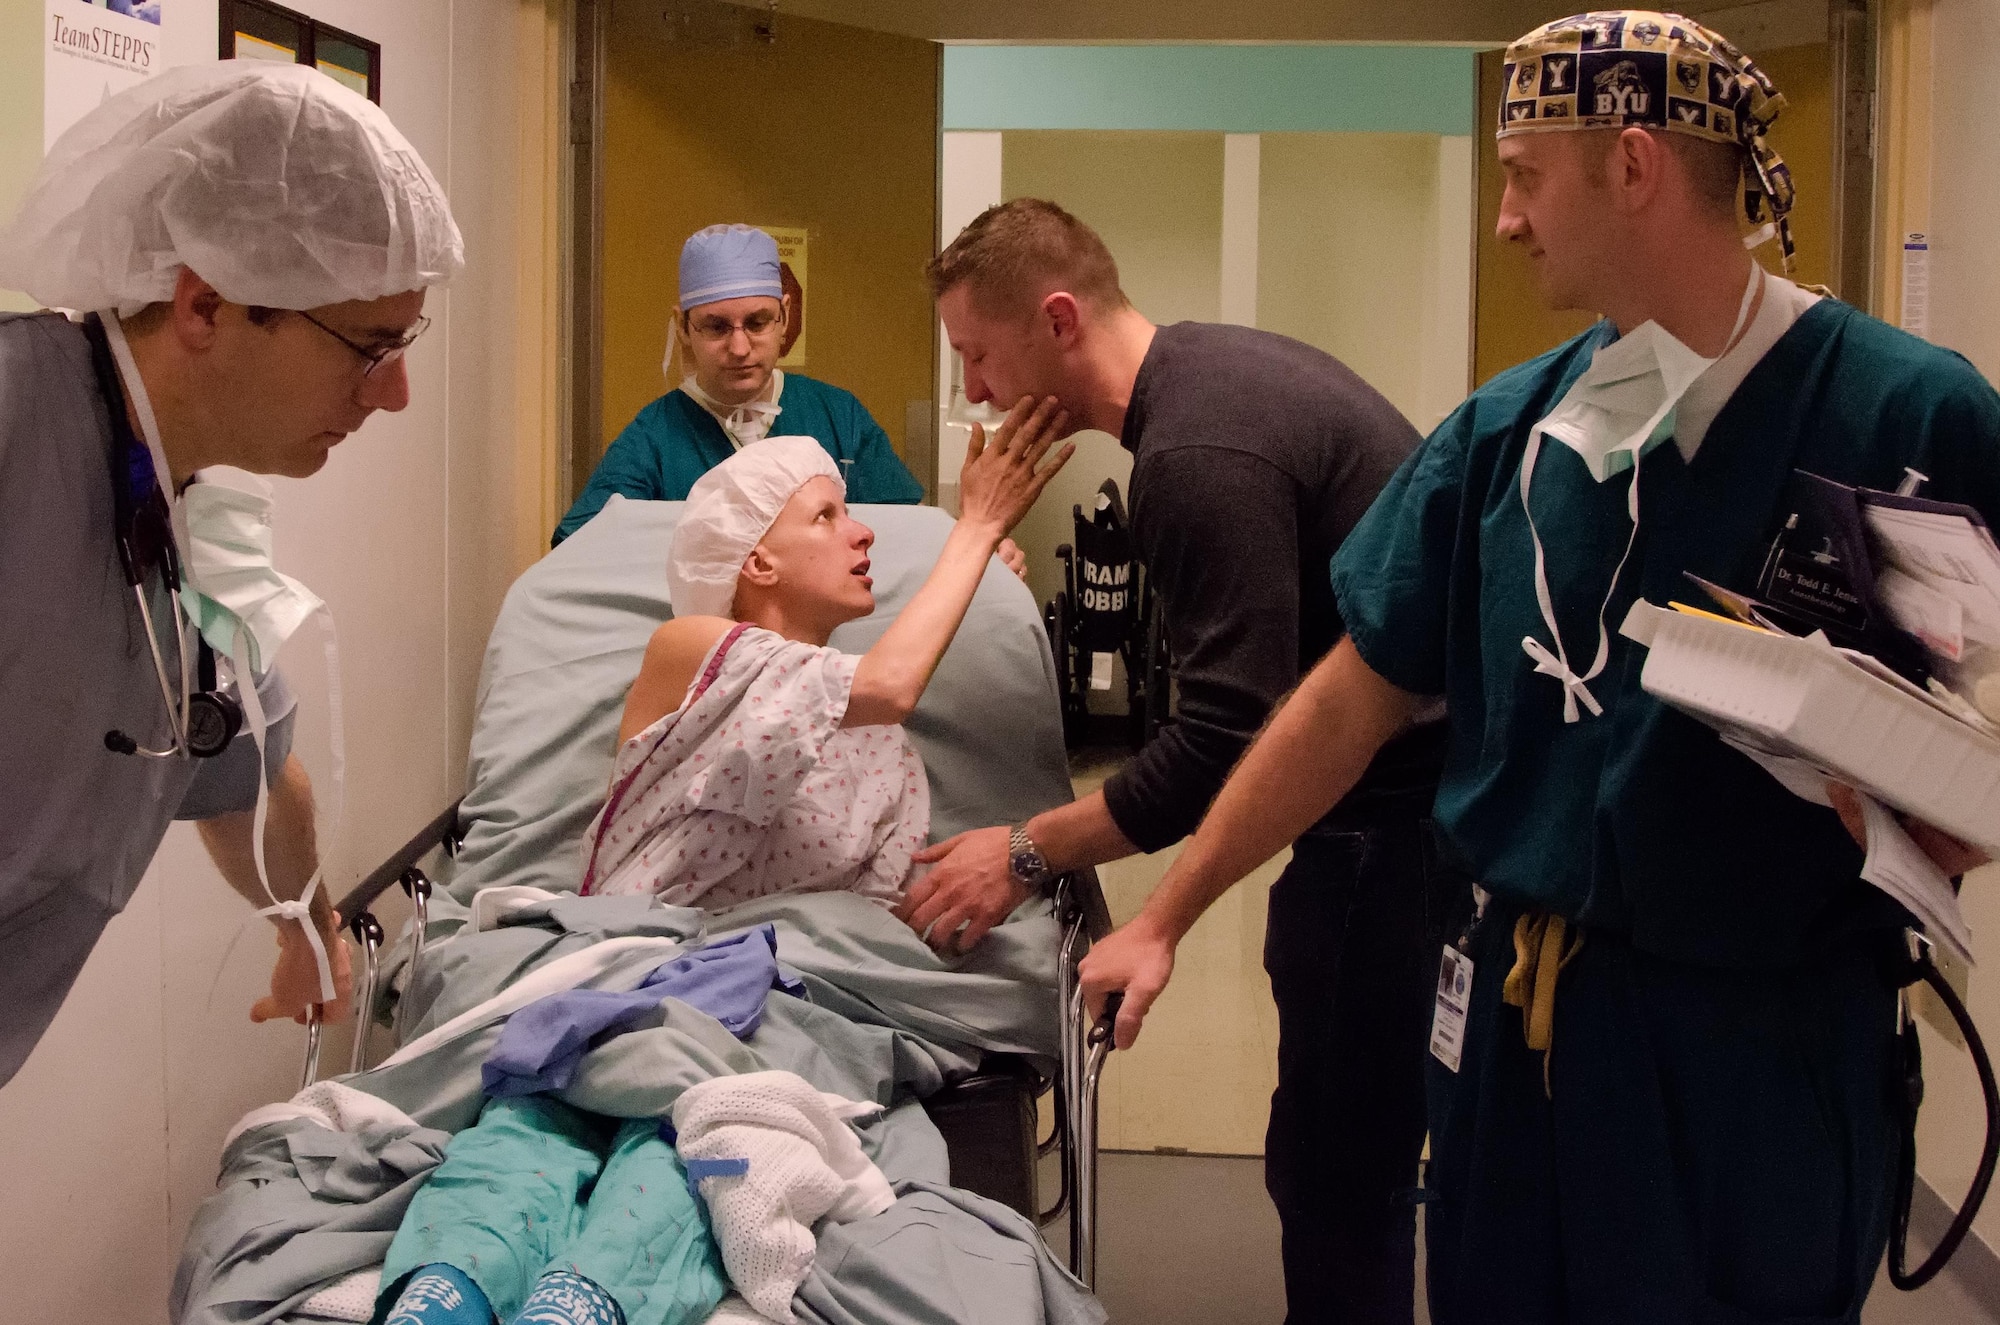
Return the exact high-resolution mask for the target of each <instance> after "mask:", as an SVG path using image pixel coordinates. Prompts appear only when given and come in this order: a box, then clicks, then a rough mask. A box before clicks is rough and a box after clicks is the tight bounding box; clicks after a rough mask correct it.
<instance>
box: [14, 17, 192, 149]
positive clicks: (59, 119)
mask: <svg viewBox="0 0 2000 1325" xmlns="http://www.w3.org/2000/svg"><path fill="white" fill-rule="evenodd" d="M166 2H167V0H96V2H95V3H93V2H92V0H44V13H43V19H44V28H43V35H44V37H45V40H46V43H47V44H46V45H44V46H43V48H42V51H43V54H42V150H43V151H47V150H48V149H49V147H50V146H52V145H53V144H54V143H55V140H56V139H58V138H60V137H62V134H63V131H64V130H65V129H67V128H69V126H70V125H72V124H75V123H76V122H77V121H78V120H80V119H82V118H83V117H84V116H85V115H88V114H89V113H90V112H91V111H92V110H94V109H96V107H97V106H98V104H99V103H101V102H102V101H104V100H105V99H106V98H107V97H112V96H115V95H117V94H118V93H120V92H123V91H124V90H125V89H126V88H128V87H131V86H132V85H133V84H134V83H138V82H140V81H142V80H144V79H146V78H148V77H151V76H152V75H153V74H156V73H158V72H159V71H160V69H161V67H162V65H161V58H162V57H161V47H160V7H161V5H162V4H164V3H166Z"/></svg>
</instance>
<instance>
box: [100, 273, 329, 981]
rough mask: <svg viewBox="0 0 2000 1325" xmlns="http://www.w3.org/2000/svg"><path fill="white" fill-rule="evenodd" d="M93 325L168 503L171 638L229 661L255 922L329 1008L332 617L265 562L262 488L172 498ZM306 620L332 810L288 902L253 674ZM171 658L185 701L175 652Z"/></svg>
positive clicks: (110, 327) (238, 479)
mask: <svg viewBox="0 0 2000 1325" xmlns="http://www.w3.org/2000/svg"><path fill="white" fill-rule="evenodd" d="M101 320H102V322H103V324H104V331H105V337H106V339H107V340H109V342H110V344H111V351H112V354H113V357H115V358H116V359H117V361H118V370H119V376H120V377H121V378H122V379H123V380H124V384H125V390H126V392H127V394H128V395H129V396H130V398H131V401H132V406H133V410H134V412H135V413H136V414H137V415H138V417H139V427H140V431H141V432H142V433H143V434H144V436H145V439H146V446H147V449H148V450H150V451H151V452H152V456H153V472H154V473H155V474H156V475H157V476H158V480H159V483H160V485H161V488H162V490H163V491H164V492H165V493H166V495H167V497H168V499H169V500H168V504H169V509H170V512H171V516H172V527H173V537H174V541H175V543H176V544H177V545H178V547H179V549H180V553H181V569H182V581H181V592H180V594H179V595H178V596H177V597H176V599H175V602H174V612H175V632H176V634H179V633H180V630H181V625H180V622H181V619H182V618H185V619H186V621H187V622H189V623H190V624H192V625H194V626H195V628H196V629H197V630H198V631H199V632H200V634H201V636H202V638H203V639H205V640H207V641H208V643H209V645H210V647H212V648H213V649H215V651H216V652H217V653H219V654H221V655H222V656H224V657H226V658H228V659H229V660H230V667H231V672H232V675H233V676H234V678H235V681H236V691H237V697H238V699H239V700H240V701H241V703H242V705H243V716H244V719H245V726H246V727H247V728H248V729H249V732H250V738H251V740H252V742H253V743H254V744H255V745H256V748H257V768H258V776H257V807H256V812H255V814H254V816H253V821H252V827H251V855H252V858H253V859H254V860H255V862H256V866H257V881H258V882H259V883H261V884H262V885H263V887H264V895H265V896H266V897H268V898H270V899H271V905H270V906H267V907H265V908H264V909H263V910H261V911H259V912H257V913H256V914H258V915H263V916H275V917H278V918H280V919H285V920H294V921H297V922H298V923H299V926H300V928H301V929H303V930H304V931H305V937H306V942H307V944H308V945H309V946H310V947H311V949H312V953H313V960H314V964H315V965H316V966H317V967H318V969H319V984H320V1001H321V1002H322V1003H331V1002H332V1001H333V999H334V994H335V989H334V983H333V967H332V963H331V962H330V960H329V959H328V957H327V952H326V946H325V944H324V943H323V942H322V941H321V939H320V935H319V929H318V927H317V926H316V925H314V924H313V923H312V917H311V910H310V907H311V903H312V899H313V894H314V893H315V892H317V891H318V889H319V888H320V887H321V886H322V880H323V879H324V878H325V875H326V861H327V859H328V857H329V856H330V855H331V853H332V848H333V845H334V835H335V834H336V833H337V832H338V830H339V824H340V816H341V808H342V804H341V803H342V799H343V795H344V791H345V783H346V757H345V748H344V743H343V740H342V732H343V721H342V713H341V702H340V651H339V644H338V641H337V638H336V636H335V633H334V628H333V617H332V614H331V613H329V612H328V611H327V609H326V604H325V603H324V602H322V601H321V600H320V598H319V597H318V596H317V595H315V594H314V593H313V592H312V591H311V590H310V589H308V588H306V587H305V586H304V585H303V584H301V583H299V582H298V581H297V580H295V579H292V578H291V577H290V576H288V575H284V574H281V573H280V572H279V571H278V569H277V567H276V566H275V565H274V564H273V563H272V544H271V506H272V502H271V485H270V484H269V483H266V482H265V481H264V480H263V479H261V478H258V477H257V476H255V475H253V474H247V473H242V472H240V471H231V472H230V473H229V475H227V476H226V477H225V476H224V475H223V474H221V473H220V472H219V471H203V473H204V474H206V475H208V478H207V480H206V481H197V482H195V483H192V484H190V485H188V488H187V489H186V491H184V492H182V493H175V492H174V491H173V478H172V472H173V471H172V470H170V469H169V468H168V467H167V456H166V448H165V447H164V446H163V445H162V443H161V441H160V425H159V420H158V418H157V416H156V415H155V414H154V412H153V405H152V398H151V397H150V396H149V395H148V394H147V391H146V383H145V380H144V379H143V378H141V377H140V375H139V367H138V363H137V361H136V360H135V359H134V358H133V357H132V347H131V345H130V344H129V343H128V342H127V341H126V339H125V330H124V328H123V327H122V326H120V325H119V322H118V317H117V314H116V312H115V311H112V310H106V311H105V312H104V313H103V314H101ZM197 478H198V479H200V478H201V476H200V475H198V476H197ZM314 616H317V617H318V618H319V620H320V622H321V625H322V628H323V630H324V633H325V644H326V648H325V655H326V668H327V700H328V707H329V709H330V713H329V719H330V721H329V741H328V744H329V746H330V755H331V764H332V777H331V782H332V794H331V796H330V797H329V800H330V802H331V807H332V808H331V811H330V813H328V814H327V815H326V816H325V821H324V822H322V823H321V824H320V825H319V826H318V830H317V832H316V834H315V836H316V838H317V841H318V846H319V850H318V864H317V867H316V868H315V869H314V871H313V876H312V878H310V879H308V880H307V881H306V885H305V887H304V888H303V889H302V890H301V891H300V893H299V896H298V898H297V899H296V900H291V901H281V900H280V899H279V898H278V895H277V893H276V892H275V891H273V889H272V888H271V878H270V873H269V871H268V869H267V868H266V865H265V862H264V824H265V820H266V818H267V817H268V814H269V809H270V785H269V781H270V780H269V777H268V776H267V770H266V768H265V753H264V743H265V736H266V733H267V731H268V728H269V723H268V722H267V720H266V716H265V713H264V706H263V704H262V703H261V702H260V700H259V698H258V695H257V683H256V673H257V671H258V670H260V669H262V668H267V667H268V666H269V665H270V662H271V660H272V659H273V658H275V657H276V656H277V652H278V649H279V648H280V646H282V645H283V644H284V642H285V640H286V639H288V638H289V637H290V636H291V635H292V634H293V633H294V632H296V631H297V630H298V628H299V627H300V626H302V625H304V624H305V622H306V620H307V619H308V618H309V617H314ZM181 654H182V672H183V686H182V688H183V692H184V693H185V690H186V679H185V673H186V671H187V665H186V655H187V649H186V648H185V646H184V647H183V648H182V649H181ZM232 946H233V944H232ZM224 961H225V962H226V961H227V955H226V954H225V957H224ZM219 974H220V973H219V972H218V976H219Z"/></svg>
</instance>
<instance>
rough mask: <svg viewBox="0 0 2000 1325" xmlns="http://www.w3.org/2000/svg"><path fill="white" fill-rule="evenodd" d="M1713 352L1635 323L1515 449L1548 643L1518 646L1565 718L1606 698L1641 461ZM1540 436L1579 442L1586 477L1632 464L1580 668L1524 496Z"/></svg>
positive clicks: (1601, 476)
mask: <svg viewBox="0 0 2000 1325" xmlns="http://www.w3.org/2000/svg"><path fill="white" fill-rule="evenodd" d="M1762 276H1763V269H1762V268H1761V267H1759V266H1757V265H1756V264H1755V263H1752V264H1751V267H1750V279H1749V282H1748V283H1747V284H1746V286H1745V287H1744V290H1743V300H1742V303H1741V304H1740V305H1739V306H1738V308H1737V311H1736V325H1735V327H1734V328H1733V329H1732V330H1731V331H1730V333H1729V340H1728V342H1727V344H1726V345H1725V348H1724V350H1723V353H1724V354H1727V353H1728V347H1729V346H1733V345H1735V343H1736V341H1737V340H1738V339H1739V338H1740V337H1741V336H1742V334H1743V330H1744V327H1745V325H1746V323H1747V322H1748V321H1749V314H1750V310H1751V307H1752V304H1753V302H1754V298H1755V295H1756V293H1757V290H1758V286H1759V284H1760V280H1761V278H1762ZM1720 357H1721V356H1717V358H1720ZM1715 362H1716V359H1710V358H1705V357H1703V356H1702V355H1699V354H1696V353H1695V352H1694V351H1693V350H1691V349H1689V348H1688V347H1687V346H1686V345H1684V344H1682V343H1681V342H1680V341H1679V340H1676V339H1675V338H1674V337H1673V336H1672V335H1671V334H1669V333H1668V332H1667V331H1666V329H1665V328H1663V327H1661V326H1660V324H1659V323H1657V322H1651V321H1648V322H1644V323H1641V324H1640V325H1639V326H1637V327H1634V328H1633V329H1632V330H1631V331H1629V332H1627V333H1626V334H1625V335H1623V336H1620V337H1619V338H1618V339H1617V340H1616V341H1613V342H1612V343H1611V344H1609V345H1606V346H1604V347H1603V348H1602V349H1599V350H1598V351H1596V353H1594V354H1593V355H1592V356H1591V360H1590V367H1588V368H1586V369H1585V370H1584V371H1583V375H1582V376H1580V377H1578V378H1577V379H1576V381H1575V382H1574V383H1572V384H1571V385H1570V389H1569V390H1568V391H1566V392H1564V393H1563V398H1562V399H1561V400H1560V401H1559V402H1557V404H1556V407H1555V408H1554V409H1553V410H1551V411H1549V413H1548V414H1547V415H1546V416H1545V417H1544V418H1542V420H1541V421H1540V422H1538V423H1536V424H1535V426H1534V427H1533V428H1532V429H1530V430H1529V432H1528V444H1527V447H1526V448H1525V449H1524V450H1523V451H1522V453H1521V509H1522V510H1523V511H1524V512H1525V513H1526V514H1527V517H1528V537H1529V539H1530V540H1531V541H1532V542H1533V544H1534V548H1535V601H1536V604H1537V605H1538V606H1539V607H1540V608H1541V613H1542V623H1543V624H1544V625H1546V626H1547V627H1548V630H1549V638H1550V641H1551V643H1552V644H1553V647H1551V646H1550V645H1549V644H1544V643H1542V642H1541V641H1540V640H1538V639H1536V638H1535V637H1534V636H1533V635H1527V636H1523V637H1522V640H1521V648H1522V651H1523V652H1525V653H1526V654H1527V655H1528V657H1529V658H1530V659H1531V660H1532V661H1533V662H1534V664H1535V670H1536V671H1537V672H1540V673H1542V674H1544V675H1547V676H1552V677H1554V678H1555V679H1556V680H1557V681H1559V682H1561V683H1562V687H1563V721H1564V722H1575V721H1577V720H1578V718H1579V717H1581V710H1582V709H1588V710H1589V711H1590V713H1591V715H1592V716H1593V717H1595V716H1599V715H1601V714H1602V713H1603V712H1604V706H1603V705H1602V704H1600V703H1598V701H1597V697H1596V696H1594V695H1592V694H1591V693H1590V685H1589V683H1590V682H1591V681H1593V680H1595V679H1596V677H1597V676H1598V674H1599V673H1601V672H1603V670H1604V666H1605V663H1606V662H1608V661H1609V660H1610V656H1611V635H1610V631H1609V629H1608V628H1607V627H1606V624H1605V613H1606V612H1608V611H1609V610H1610V607H1611V599H1612V595H1614V594H1615V593H1616V592H1617V591H1618V580H1619V577H1620V576H1621V575H1622V574H1623V573H1624V570H1625V563H1626V561H1627V560H1629V559H1630V558H1631V555H1632V548H1633V547H1634V546H1635V545H1636V544H1637V542H1638V539H1639V473H1640V461H1642V460H1643V459H1644V458H1645V456H1646V454H1647V453H1648V452H1650V451H1651V450H1652V449H1653V448H1654V447H1655V446H1658V445H1659V444H1660V443H1661V442H1663V441H1665V440H1667V439H1668V438H1669V437H1672V436H1673V434H1674V407H1675V406H1676V405H1677V404H1678V403H1679V402H1680V399H1681V397H1682V396H1684V395H1686V394H1687V391H1688V388H1689V387H1691V386H1693V385H1694V384H1695V381H1696V380H1697V379H1698V378H1700V377H1701V375H1702V374H1703V373H1705V372H1707V371H1708V369H1709V368H1710V366H1712V365H1713V364H1714V363H1715ZM1544 438H1553V439H1554V440H1555V441H1557V442H1560V443H1561V444H1562V445H1564V446H1567V447H1568V448H1569V449H1570V450H1572V451H1574V452H1576V454H1577V455H1578V456H1579V457H1580V458H1581V459H1582V460H1583V463H1584V465H1585V466H1586V467H1587V468H1588V469H1589V471H1590V476H1591V478H1592V479H1594V480H1595V481H1597V482H1599V483H1603V482H1605V481H1606V480H1608V479H1610V478H1611V477H1613V476H1614V475H1616V474H1620V473H1623V472H1624V471H1625V470H1627V469H1630V470H1631V471H1632V486H1631V488H1630V490H1629V492H1628V493H1627V495H1626V511H1627V514H1628V515H1629V516H1630V518H1631V521H1632V533H1631V535H1630V537H1628V538H1627V539H1626V541H1625V551H1624V554H1623V555H1622V556H1620V557H1619V558H1618V566H1617V568H1616V569H1615V570H1613V571H1612V572H1611V582H1610V583H1609V584H1608V585H1606V586H1605V590H1604V600H1603V602H1602V603H1600V604H1599V605H1598V609H1597V653H1596V656H1595V657H1594V658H1593V659H1592V660H1591V664H1590V666H1589V668H1588V669H1587V670H1585V671H1584V672H1582V673H1578V672H1577V671H1576V669H1575V667H1574V666H1573V665H1572V664H1571V663H1570V659H1569V651H1568V650H1567V649H1566V648H1565V647H1564V646H1563V640H1562V631H1561V630H1560V629H1558V628H1557V626H1556V612H1555V603H1554V600H1553V599H1552V598H1551V596H1550V594H1549V580H1548V568H1547V563H1548V554H1547V552H1546V551H1545V550H1544V549H1543V547H1542V538H1541V532H1540V531H1539V530H1538V529H1537V528H1536V527H1535V512H1534V508H1533V507H1532V506H1531V505H1529V502H1528V493H1529V488H1530V486H1531V484H1532V483H1533V480H1534V475H1535V461H1536V460H1537V459H1538V458H1540V456H1541V450H1542V440H1543V439H1544Z"/></svg>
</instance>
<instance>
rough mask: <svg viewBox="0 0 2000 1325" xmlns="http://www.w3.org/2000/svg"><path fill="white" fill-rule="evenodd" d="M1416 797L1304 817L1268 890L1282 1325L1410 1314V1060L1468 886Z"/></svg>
mask: <svg viewBox="0 0 2000 1325" xmlns="http://www.w3.org/2000/svg"><path fill="white" fill-rule="evenodd" d="M1429 806H1430V796H1429V794H1428V793H1427V792H1426V793H1423V794H1415V795H1411V796H1408V797H1402V798H1397V799H1395V800H1393V801H1391V802H1389V803H1387V804H1383V803H1381V802H1379V801H1378V802H1377V803H1376V804H1374V805H1371V806H1370V808H1369V809H1368V811H1367V812H1366V815H1365V818H1363V817H1361V816H1359V815H1351V814H1350V815H1345V816H1344V817H1343V818H1341V819H1339V820H1334V821H1329V822H1326V823H1322V824H1320V825H1318V826H1316V827H1315V828H1314V829H1313V830H1312V831H1310V832H1309V833H1307V834H1306V836H1304V837H1302V838H1300V839H1299V841H1298V842H1297V843H1296V844H1295V845H1294V846H1293V848H1292V863H1291V864H1290V865H1289V866H1288V867H1287V868H1286V870H1285V872H1284V874H1283V875H1282V876H1281V877H1280V878H1279V880H1278V882H1277V883H1276V884H1275V885H1274V886H1273V887H1272V889H1271V910H1270V922H1269V926H1268V928H1267V930H1266V932H1265V939H1264V969H1265V971H1266V972H1268V973H1269V975H1270V977H1271V994H1272V996H1273V998H1274V999H1275V1000H1276V1002H1277V1005H1278V1088H1277V1090H1276V1091H1275V1092H1273V1094H1272V1096H1271V1125H1270V1130H1269V1133H1268V1134H1267V1136H1266V1138H1265V1144H1264V1183H1265V1187H1266V1189H1267V1190H1268V1191H1269V1192H1270V1194H1271V1200H1272V1203H1273V1204H1275V1205H1276V1206H1277V1208H1278V1217H1279V1220H1280V1222H1281V1224H1282V1226H1283V1235H1284V1246H1283V1255H1284V1268H1285V1298H1286V1302H1287V1313H1286V1317H1285V1319H1286V1321H1287V1325H1318V1323H1319V1322H1328V1323H1329V1325H1331V1323H1332V1322H1339V1323H1340V1325H1358V1323H1364V1322H1367V1323H1372V1322H1383V1323H1384V1325H1391V1323H1393V1325H1410V1321H1411V1319H1412V1315H1413V1304H1414V1302H1415V1297H1416V1282H1415V1279H1416V1218H1417V1214H1416V1201H1415V1196H1416V1189H1417V1185H1418V1172H1417V1170H1418V1163H1419V1160H1420V1158H1421V1156H1422V1152H1423V1142H1424V1132H1425V1127H1426V1118H1425V1108H1424V1080H1425V1074H1424V1062H1425V1059H1426V1057H1427V1056H1428V1054H1429V1045H1430V1024H1431V1008H1432V1001H1433V998H1434V997H1435V994H1436V990H1437V972H1438V962H1439V960H1440V958H1441V956H1442V954H1443V950H1444V945H1445V944H1446V943H1449V942H1451V941H1453V940H1454V939H1456V938H1457V937H1458V935H1459V934H1460V932H1461V931H1462V930H1463V928H1464V926H1465V924H1466V921H1467V919H1468V918H1469V916H1470V913H1471V882H1470V880H1469V879H1468V878H1467V877H1466V875H1465V874H1464V873H1463V872H1461V871H1459V870H1458V869H1456V868H1454V867H1452V866H1450V865H1449V864H1447V863H1446V862H1445V861H1444V860H1443V859H1441V857H1440V855H1439V852H1438V850H1437V846H1436V842H1435V838H1434V835H1433V832H1432V828H1431V824H1430V821H1429V819H1428V817H1427V815H1428V812H1429Z"/></svg>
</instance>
